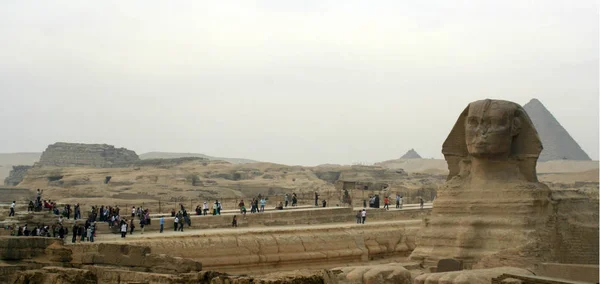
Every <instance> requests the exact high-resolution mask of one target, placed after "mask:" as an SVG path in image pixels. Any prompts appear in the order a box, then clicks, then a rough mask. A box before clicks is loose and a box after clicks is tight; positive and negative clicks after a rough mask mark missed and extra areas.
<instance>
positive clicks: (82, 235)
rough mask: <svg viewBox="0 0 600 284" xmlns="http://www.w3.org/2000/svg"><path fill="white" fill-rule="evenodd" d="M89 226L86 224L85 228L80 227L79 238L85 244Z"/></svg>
mask: <svg viewBox="0 0 600 284" xmlns="http://www.w3.org/2000/svg"><path fill="white" fill-rule="evenodd" d="M87 228H88V225H87V224H85V225H83V226H79V236H80V240H79V241H80V242H85V237H86V235H87V234H86V231H87Z"/></svg>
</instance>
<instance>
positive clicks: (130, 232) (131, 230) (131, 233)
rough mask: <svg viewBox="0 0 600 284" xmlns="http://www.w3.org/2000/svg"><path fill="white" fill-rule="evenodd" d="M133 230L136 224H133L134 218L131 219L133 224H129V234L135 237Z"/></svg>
mask: <svg viewBox="0 0 600 284" xmlns="http://www.w3.org/2000/svg"><path fill="white" fill-rule="evenodd" d="M133 229H135V224H134V223H133V218H131V222H129V234H130V235H133Z"/></svg>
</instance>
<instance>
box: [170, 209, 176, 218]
mask: <svg viewBox="0 0 600 284" xmlns="http://www.w3.org/2000/svg"><path fill="white" fill-rule="evenodd" d="M171 217H175V209H171Z"/></svg>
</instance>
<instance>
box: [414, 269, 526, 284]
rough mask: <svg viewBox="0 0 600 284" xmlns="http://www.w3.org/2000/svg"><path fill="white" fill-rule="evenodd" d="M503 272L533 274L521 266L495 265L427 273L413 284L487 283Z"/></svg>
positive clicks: (417, 278)
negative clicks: (483, 267)
mask: <svg viewBox="0 0 600 284" xmlns="http://www.w3.org/2000/svg"><path fill="white" fill-rule="evenodd" d="M504 273H509V274H520V275H533V273H532V272H531V271H529V270H525V269H522V268H515V267H497V268H489V269H475V270H463V271H452V272H440V273H427V274H423V275H419V276H417V277H416V278H415V281H414V284H438V283H439V284H462V283H469V284H488V283H491V281H492V278H495V277H498V276H500V275H502V274H504ZM503 283H504V282H503ZM519 283H520V282H519Z"/></svg>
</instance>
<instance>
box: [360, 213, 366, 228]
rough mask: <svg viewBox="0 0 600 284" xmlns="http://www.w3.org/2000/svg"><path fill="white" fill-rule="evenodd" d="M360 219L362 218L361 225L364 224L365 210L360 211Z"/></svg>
mask: <svg viewBox="0 0 600 284" xmlns="http://www.w3.org/2000/svg"><path fill="white" fill-rule="evenodd" d="M360 217H362V223H363V224H364V223H365V220H366V219H367V209H363V210H362V212H361V214H360Z"/></svg>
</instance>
